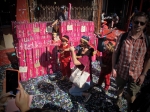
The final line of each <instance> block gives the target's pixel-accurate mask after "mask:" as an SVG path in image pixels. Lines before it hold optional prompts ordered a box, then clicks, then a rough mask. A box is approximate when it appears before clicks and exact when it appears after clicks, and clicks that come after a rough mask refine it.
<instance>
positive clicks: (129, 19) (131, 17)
mask: <svg viewBox="0 0 150 112" xmlns="http://www.w3.org/2000/svg"><path fill="white" fill-rule="evenodd" d="M134 14H135V13H134V12H133V13H132V15H131V16H130V17H129V20H131V18H132V17H133V16H134Z"/></svg>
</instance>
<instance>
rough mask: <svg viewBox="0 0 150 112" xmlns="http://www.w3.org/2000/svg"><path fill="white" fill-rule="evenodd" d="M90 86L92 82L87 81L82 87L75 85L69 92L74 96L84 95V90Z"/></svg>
mask: <svg viewBox="0 0 150 112" xmlns="http://www.w3.org/2000/svg"><path fill="white" fill-rule="evenodd" d="M89 88H90V82H86V83H85V85H84V86H83V87H82V88H79V87H77V86H75V85H72V87H71V88H70V89H69V93H70V94H71V95H73V96H82V93H83V91H86V90H88V89H89Z"/></svg>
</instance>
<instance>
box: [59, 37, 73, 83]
mask: <svg viewBox="0 0 150 112" xmlns="http://www.w3.org/2000/svg"><path fill="white" fill-rule="evenodd" d="M68 48H70V45H69V37H68V36H67V35H64V36H63V37H62V38H61V45H60V46H59V47H58V50H59V52H60V56H59V62H60V66H61V71H62V76H63V77H62V79H61V80H64V79H65V77H66V78H69V77H70V75H71V68H70V61H71V56H70V52H69V51H65V49H68Z"/></svg>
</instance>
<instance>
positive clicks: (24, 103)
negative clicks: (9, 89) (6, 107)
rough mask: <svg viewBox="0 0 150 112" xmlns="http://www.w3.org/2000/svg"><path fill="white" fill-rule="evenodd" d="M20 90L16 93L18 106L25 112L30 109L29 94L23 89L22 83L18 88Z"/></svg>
mask: <svg viewBox="0 0 150 112" xmlns="http://www.w3.org/2000/svg"><path fill="white" fill-rule="evenodd" d="M17 89H18V90H19V92H18V93H17V94H16V99H15V102H16V106H17V107H18V108H19V109H20V110H21V112H25V111H27V110H29V95H28V93H26V91H25V90H24V89H23V87H22V85H21V83H19V88H17Z"/></svg>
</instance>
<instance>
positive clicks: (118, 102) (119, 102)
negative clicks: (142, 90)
mask: <svg viewBox="0 0 150 112" xmlns="http://www.w3.org/2000/svg"><path fill="white" fill-rule="evenodd" d="M117 106H118V107H119V108H122V97H119V98H118V99H117Z"/></svg>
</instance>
